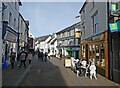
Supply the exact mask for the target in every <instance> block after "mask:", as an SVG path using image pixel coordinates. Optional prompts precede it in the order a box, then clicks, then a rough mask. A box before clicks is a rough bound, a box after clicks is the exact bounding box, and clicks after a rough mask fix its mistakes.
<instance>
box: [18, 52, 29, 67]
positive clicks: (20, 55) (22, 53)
mask: <svg viewBox="0 0 120 88" xmlns="http://www.w3.org/2000/svg"><path fill="white" fill-rule="evenodd" d="M27 56H28V54H27V52H25V51H24V50H23V51H22V52H20V54H19V59H20V60H21V63H20V66H19V67H21V66H22V64H24V68H26V63H25V62H26V58H27Z"/></svg>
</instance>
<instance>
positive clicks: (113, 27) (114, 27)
mask: <svg viewBox="0 0 120 88" xmlns="http://www.w3.org/2000/svg"><path fill="white" fill-rule="evenodd" d="M109 26H110V31H111V32H118V24H117V23H116V22H115V23H110V24H109Z"/></svg>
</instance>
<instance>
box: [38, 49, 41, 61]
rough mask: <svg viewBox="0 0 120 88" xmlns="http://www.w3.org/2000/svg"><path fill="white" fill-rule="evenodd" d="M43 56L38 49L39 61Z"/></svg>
mask: <svg viewBox="0 0 120 88" xmlns="http://www.w3.org/2000/svg"><path fill="white" fill-rule="evenodd" d="M40 58H41V52H40V51H39V50H38V61H39V60H40Z"/></svg>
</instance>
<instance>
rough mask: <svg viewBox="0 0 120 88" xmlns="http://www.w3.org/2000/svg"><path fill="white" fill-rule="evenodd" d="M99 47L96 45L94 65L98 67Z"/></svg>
mask: <svg viewBox="0 0 120 88" xmlns="http://www.w3.org/2000/svg"><path fill="white" fill-rule="evenodd" d="M99 53H100V52H99V45H96V64H97V65H100V56H99Z"/></svg>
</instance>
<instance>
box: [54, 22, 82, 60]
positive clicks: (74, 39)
mask: <svg viewBox="0 0 120 88" xmlns="http://www.w3.org/2000/svg"><path fill="white" fill-rule="evenodd" d="M56 34H57V42H58V44H57V48H58V51H59V54H62V56H63V57H65V56H66V57H74V58H80V56H79V54H80V46H79V43H80V36H79V34H80V22H78V23H76V24H73V25H72V26H70V27H67V28H65V29H63V30H61V31H59V32H57V33H56Z"/></svg>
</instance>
